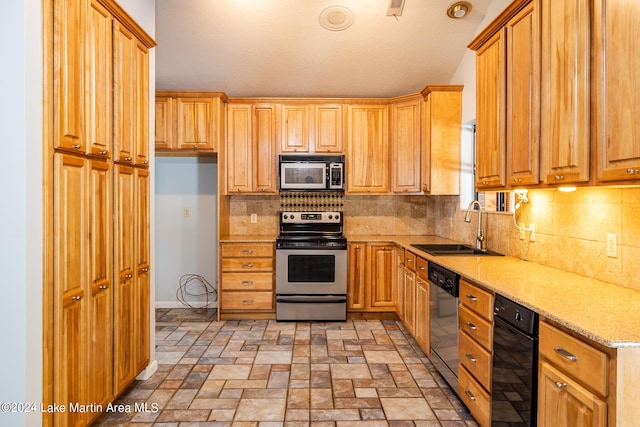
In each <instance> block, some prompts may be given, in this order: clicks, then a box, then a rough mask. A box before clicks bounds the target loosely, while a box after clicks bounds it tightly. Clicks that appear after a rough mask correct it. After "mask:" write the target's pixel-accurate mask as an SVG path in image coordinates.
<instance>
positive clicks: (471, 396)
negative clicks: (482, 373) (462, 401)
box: [464, 390, 476, 400]
mask: <svg viewBox="0 0 640 427" xmlns="http://www.w3.org/2000/svg"><path fill="white" fill-rule="evenodd" d="M464 394H466V395H467V396H469V399H471V400H476V397H475V396H474V395H473V393H471V391H470V390H465V391H464Z"/></svg>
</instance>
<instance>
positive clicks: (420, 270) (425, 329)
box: [414, 257, 431, 355]
mask: <svg viewBox="0 0 640 427" xmlns="http://www.w3.org/2000/svg"><path fill="white" fill-rule="evenodd" d="M427 271H428V264H427V261H426V260H425V259H423V258H420V257H417V258H416V286H415V288H416V296H415V306H416V310H415V327H414V337H415V339H416V342H417V343H418V345H419V346H420V348H421V349H422V351H424V353H425V354H427V355H428V354H429V353H431V341H430V339H429V333H430V330H429V278H428V273H427Z"/></svg>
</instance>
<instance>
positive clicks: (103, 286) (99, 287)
mask: <svg viewBox="0 0 640 427" xmlns="http://www.w3.org/2000/svg"><path fill="white" fill-rule="evenodd" d="M107 288H108V286H107V285H100V286H98V289H101V290H103V291H104V290H105V289H107Z"/></svg>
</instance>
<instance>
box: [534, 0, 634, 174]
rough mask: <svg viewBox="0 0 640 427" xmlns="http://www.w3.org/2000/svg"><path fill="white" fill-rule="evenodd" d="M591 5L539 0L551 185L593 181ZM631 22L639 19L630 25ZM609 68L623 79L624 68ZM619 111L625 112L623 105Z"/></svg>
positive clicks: (543, 130) (544, 170)
mask: <svg viewBox="0 0 640 427" xmlns="http://www.w3.org/2000/svg"><path fill="white" fill-rule="evenodd" d="M591 3H592V2H591V1H590V0H553V1H552V0H540V9H541V10H540V19H541V31H542V34H541V42H542V46H541V80H540V83H541V90H540V94H541V103H540V111H541V118H540V138H541V141H543V142H544V143H543V144H542V145H541V174H542V179H543V180H544V182H545V183H547V184H563V183H576V182H586V181H588V180H589V159H590V157H589V155H590V129H591V128H590V123H591V120H590V119H591V110H590V98H589V97H590V90H589V85H590V75H589V70H590V55H591V42H590V40H591V38H590V35H591V32H590V19H591V9H592V8H591ZM622 7H623V6H622V5H621V6H620V8H622ZM627 9H629V8H627V7H624V14H625V19H626V15H627ZM631 9H633V8H631ZM636 15H637V12H636ZM629 22H631V21H629ZM632 25H633V26H637V22H635V23H633V24H629V27H628V28H627V29H631V26H632ZM616 43H617V41H616ZM629 43H631V41H629ZM629 46H630V45H629ZM631 52H633V50H631ZM625 55H630V53H627V52H625ZM629 69H630V68H629ZM610 71H612V72H613V73H614V74H615V75H616V77H613V78H614V79H617V78H618V77H619V74H618V72H619V71H620V70H615V71H613V70H610ZM633 72H635V69H634V70H633ZM609 81H611V80H609ZM598 84H599V83H598ZM624 87H625V89H624V90H627V89H626V84H625V85H624ZM612 102H617V100H616V101H612ZM615 109H616V111H623V110H622V109H621V106H620V105H619V104H616V107H615ZM636 144H637V143H636Z"/></svg>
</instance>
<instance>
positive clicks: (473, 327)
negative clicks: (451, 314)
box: [467, 322, 478, 331]
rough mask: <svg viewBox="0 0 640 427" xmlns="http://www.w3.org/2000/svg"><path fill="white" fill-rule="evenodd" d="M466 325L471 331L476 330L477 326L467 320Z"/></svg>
mask: <svg viewBox="0 0 640 427" xmlns="http://www.w3.org/2000/svg"><path fill="white" fill-rule="evenodd" d="M467 326H468V327H469V329H471V330H472V331H477V330H478V327H477V326H476V325H474V324H473V323H471V322H467Z"/></svg>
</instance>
